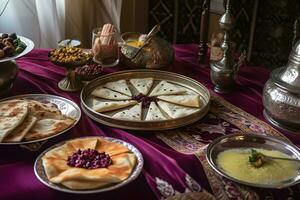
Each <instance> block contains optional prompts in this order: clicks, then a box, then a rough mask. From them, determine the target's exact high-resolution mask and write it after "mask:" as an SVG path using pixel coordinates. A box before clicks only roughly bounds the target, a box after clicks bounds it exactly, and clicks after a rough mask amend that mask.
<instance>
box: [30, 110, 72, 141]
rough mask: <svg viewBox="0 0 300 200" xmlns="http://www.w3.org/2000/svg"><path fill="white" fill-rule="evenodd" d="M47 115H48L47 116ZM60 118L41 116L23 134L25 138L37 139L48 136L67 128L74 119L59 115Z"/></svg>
mask: <svg viewBox="0 0 300 200" xmlns="http://www.w3.org/2000/svg"><path fill="white" fill-rule="evenodd" d="M47 117H49V116H47ZM61 118H62V119H55V118H42V119H39V120H38V121H37V122H36V123H35V124H34V126H33V127H32V128H31V129H30V130H29V131H28V133H27V134H26V135H25V140H37V139H41V138H45V137H49V136H52V135H55V134H57V133H60V132H62V131H64V130H65V129H67V128H69V127H70V126H71V125H72V124H73V123H74V120H73V119H71V118H68V117H65V116H63V115H61Z"/></svg>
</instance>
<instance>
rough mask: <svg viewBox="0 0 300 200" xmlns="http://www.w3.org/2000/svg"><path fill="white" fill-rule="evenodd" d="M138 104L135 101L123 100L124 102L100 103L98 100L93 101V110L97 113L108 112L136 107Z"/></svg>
mask: <svg viewBox="0 0 300 200" xmlns="http://www.w3.org/2000/svg"><path fill="white" fill-rule="evenodd" d="M137 103H138V102H137V101H135V100H123V101H99V100H97V99H96V98H94V99H93V107H92V109H93V110H94V111H97V112H107V111H112V110H117V109H120V108H125V107H127V106H131V105H135V104H137Z"/></svg>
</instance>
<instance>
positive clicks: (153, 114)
mask: <svg viewBox="0 0 300 200" xmlns="http://www.w3.org/2000/svg"><path fill="white" fill-rule="evenodd" d="M165 119H167V118H166V117H165V116H164V115H163V114H162V112H161V111H160V109H159V108H158V106H157V105H156V104H155V102H151V104H150V106H149V109H148V113H147V116H146V119H145V120H146V121H158V120H165Z"/></svg>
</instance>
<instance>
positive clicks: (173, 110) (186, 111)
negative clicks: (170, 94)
mask: <svg viewBox="0 0 300 200" xmlns="http://www.w3.org/2000/svg"><path fill="white" fill-rule="evenodd" d="M157 104H158V106H159V107H160V109H162V110H163V111H164V112H165V113H167V114H168V115H169V116H170V117H171V118H179V117H184V116H187V115H190V114H193V113H194V112H197V111H198V110H199V109H198V108H190V107H185V106H179V105H176V104H172V103H168V102H164V101H158V102H157Z"/></svg>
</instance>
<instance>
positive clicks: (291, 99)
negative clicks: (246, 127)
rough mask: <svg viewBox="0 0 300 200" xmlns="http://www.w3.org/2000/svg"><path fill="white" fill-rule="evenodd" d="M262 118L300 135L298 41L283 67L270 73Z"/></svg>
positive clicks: (264, 95) (299, 48) (299, 44)
mask: <svg viewBox="0 0 300 200" xmlns="http://www.w3.org/2000/svg"><path fill="white" fill-rule="evenodd" d="M263 104H264V116H265V118H266V119H267V120H268V121H269V122H270V123H272V124H273V125H275V126H277V127H279V128H281V129H284V130H288V131H292V132H294V133H300V40H298V41H297V42H296V43H295V45H294V47H293V49H292V51H291V53H290V56H289V60H288V62H287V64H286V66H285V67H281V68H277V69H275V70H273V71H272V73H271V75H270V79H269V80H268V81H267V83H266V84H265V87H264V91H263Z"/></svg>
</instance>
